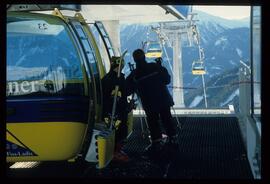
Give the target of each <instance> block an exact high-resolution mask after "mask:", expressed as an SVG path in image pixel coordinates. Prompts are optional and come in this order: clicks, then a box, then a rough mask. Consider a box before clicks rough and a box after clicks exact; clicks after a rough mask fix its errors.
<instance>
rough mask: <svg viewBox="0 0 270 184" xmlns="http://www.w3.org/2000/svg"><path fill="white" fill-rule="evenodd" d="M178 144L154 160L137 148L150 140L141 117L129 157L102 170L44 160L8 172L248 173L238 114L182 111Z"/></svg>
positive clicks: (109, 175)
mask: <svg viewBox="0 0 270 184" xmlns="http://www.w3.org/2000/svg"><path fill="white" fill-rule="evenodd" d="M179 120H180V122H181V124H182V129H179V148H178V150H174V151H173V152H168V151H164V152H162V153H159V154H158V155H157V157H156V158H155V159H153V160H144V159H142V158H141V154H142V152H143V150H144V148H145V147H146V146H147V145H148V144H149V140H148V139H147V138H143V137H142V134H141V127H140V118H135V121H134V132H133V133H132V134H131V136H130V137H129V139H128V141H127V143H126V145H125V147H124V150H125V152H126V153H127V154H128V155H129V157H130V158H131V160H130V162H128V163H117V162H111V163H110V164H109V165H108V166H107V167H106V168H104V169H102V170H97V169H95V165H94V164H72V163H67V162H60V163H58V162H47V163H43V164H40V166H38V167H37V168H33V169H27V170H26V169H21V170H17V171H16V170H14V169H13V170H12V169H9V170H8V172H7V175H8V176H9V177H61V178H67V177H76V178H78V177H80V178H90V177H91V178H164V177H166V178H174V179H181V180H182V179H252V178H253V177H252V173H251V170H250V167H249V164H248V160H247V156H246V152H245V148H244V144H243V142H242V138H241V134H240V129H239V125H238V121H237V118H235V117H181V118H179Z"/></svg>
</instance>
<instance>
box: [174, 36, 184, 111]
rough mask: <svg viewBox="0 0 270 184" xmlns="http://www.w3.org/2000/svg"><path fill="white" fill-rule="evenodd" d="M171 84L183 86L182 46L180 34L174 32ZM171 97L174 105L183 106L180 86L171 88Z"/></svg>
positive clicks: (182, 94)
mask: <svg viewBox="0 0 270 184" xmlns="http://www.w3.org/2000/svg"><path fill="white" fill-rule="evenodd" d="M173 86H175V87H183V72H182V48H181V44H180V34H179V33H174V43H173ZM173 99H174V103H175V107H180V108H183V107H185V103H184V93H183V89H182V88H173Z"/></svg>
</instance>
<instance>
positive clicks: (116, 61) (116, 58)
mask: <svg viewBox="0 0 270 184" xmlns="http://www.w3.org/2000/svg"><path fill="white" fill-rule="evenodd" d="M120 62H121V66H123V65H124V64H125V61H124V59H123V58H122V61H121V57H119V56H112V58H111V68H112V69H114V68H116V67H118V66H119V64H120Z"/></svg>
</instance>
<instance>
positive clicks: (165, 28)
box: [160, 20, 190, 108]
mask: <svg viewBox="0 0 270 184" xmlns="http://www.w3.org/2000/svg"><path fill="white" fill-rule="evenodd" d="M189 22H190V21H188V20H187V21H176V22H170V23H168V22H166V23H160V31H161V32H162V33H164V34H165V35H167V37H168V38H169V41H170V43H171V45H172V48H173V71H172V73H173V86H179V87H183V66H182V47H181V45H182V44H181V42H182V41H183V37H182V35H183V34H185V36H187V35H188V31H189V26H188V25H189ZM183 23H184V24H183ZM187 39H188V38H187ZM173 99H174V102H175V107H180V108H184V107H185V103H184V92H183V89H181V88H173Z"/></svg>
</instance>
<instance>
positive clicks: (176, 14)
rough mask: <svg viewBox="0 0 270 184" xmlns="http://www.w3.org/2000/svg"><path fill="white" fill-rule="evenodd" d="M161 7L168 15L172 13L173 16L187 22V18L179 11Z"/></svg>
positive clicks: (169, 7)
mask: <svg viewBox="0 0 270 184" xmlns="http://www.w3.org/2000/svg"><path fill="white" fill-rule="evenodd" d="M161 7H162V8H163V9H164V10H165V11H166V13H171V14H172V15H174V16H175V17H176V18H178V19H180V20H186V17H185V16H184V15H182V14H181V13H180V12H179V11H178V10H176V9H175V8H174V7H173V6H171V5H161Z"/></svg>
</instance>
